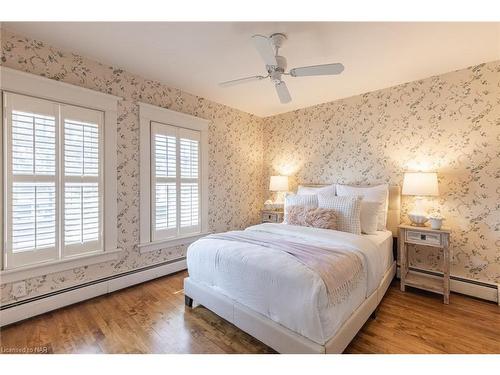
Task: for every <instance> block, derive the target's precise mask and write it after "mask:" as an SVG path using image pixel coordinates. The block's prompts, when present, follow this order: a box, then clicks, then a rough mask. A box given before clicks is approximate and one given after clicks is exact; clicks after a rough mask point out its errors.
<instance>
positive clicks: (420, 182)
mask: <svg viewBox="0 0 500 375" xmlns="http://www.w3.org/2000/svg"><path fill="white" fill-rule="evenodd" d="M402 194H403V195H413V196H416V199H415V207H414V208H413V211H411V212H410V213H409V214H408V217H409V218H410V220H411V222H412V224H413V225H416V226H424V224H425V223H426V222H427V220H428V217H427V214H426V212H425V209H424V206H423V198H422V197H424V196H438V195H439V190H438V180H437V173H436V172H405V174H404V179H403V191H402Z"/></svg>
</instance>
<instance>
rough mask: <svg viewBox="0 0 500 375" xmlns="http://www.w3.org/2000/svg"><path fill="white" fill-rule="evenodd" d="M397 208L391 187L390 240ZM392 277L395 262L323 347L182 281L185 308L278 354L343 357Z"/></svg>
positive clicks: (398, 200) (396, 195)
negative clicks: (215, 318) (207, 313)
mask: <svg viewBox="0 0 500 375" xmlns="http://www.w3.org/2000/svg"><path fill="white" fill-rule="evenodd" d="M309 186H311V185H309ZM400 208H401V198H400V188H399V186H390V187H389V210H388V214H387V228H388V229H389V230H390V231H392V233H393V237H396V236H397V233H398V225H399V218H400ZM395 275H396V261H394V262H393V264H392V266H391V267H389V269H388V270H387V271H386V273H385V275H384V277H383V278H382V281H381V282H380V284H379V286H378V288H377V289H376V290H375V291H374V292H373V293H372V294H371V295H370V296H368V297H367V298H366V299H365V301H364V302H363V303H362V304H361V305H360V306H359V307H358V308H357V309H356V310H354V311H353V313H352V315H351V316H350V317H349V319H347V320H346V321H345V322H344V324H343V325H342V326H341V327H340V328H339V330H338V331H337V333H336V334H335V336H333V337H332V338H331V339H330V340H328V341H327V342H326V344H325V345H320V344H318V343H316V342H314V341H312V340H310V339H308V338H306V337H304V336H302V335H299V334H298V333H295V332H293V331H291V330H289V329H288V328H285V327H284V326H282V325H280V324H278V323H276V322H274V321H273V320H271V319H269V318H268V317H266V316H264V315H262V314H259V313H257V312H255V311H253V310H252V309H249V308H248V307H246V306H244V305H242V304H240V303H238V302H237V301H235V300H233V299H231V298H228V297H226V296H225V295H223V294H221V293H219V292H218V291H216V290H214V289H212V288H210V287H209V286H207V285H204V284H201V283H196V282H194V281H192V280H191V279H190V278H189V277H188V278H186V279H185V280H184V295H185V296H186V305H188V306H195V305H193V302H194V303H195V304H199V305H203V306H205V307H206V308H207V309H209V310H211V311H213V312H214V313H216V314H217V315H219V316H220V317H222V318H224V319H226V320H227V321H229V322H231V323H233V324H234V325H235V326H237V327H238V328H240V329H241V330H243V331H245V332H246V333H248V334H250V335H251V336H253V337H255V338H256V339H258V340H260V341H262V342H263V343H264V344H266V345H268V346H270V347H271V348H273V349H274V350H276V351H277V352H279V353H342V352H343V351H344V349H345V348H346V347H347V345H349V343H350V342H351V340H352V339H353V338H354V336H356V334H357V333H358V331H359V330H360V329H361V327H363V325H364V324H365V322H366V321H367V320H368V318H369V317H370V315H372V314H373V313H374V312H375V310H376V308H377V307H378V305H379V303H380V301H382V298H383V297H384V295H385V292H386V291H387V289H388V288H389V285H390V284H391V281H392V279H393V278H394V276H395Z"/></svg>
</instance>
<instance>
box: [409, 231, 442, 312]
mask: <svg viewBox="0 0 500 375" xmlns="http://www.w3.org/2000/svg"><path fill="white" fill-rule="evenodd" d="M450 234H451V231H450V230H448V229H445V228H442V229H438V230H437V229H431V228H429V227H417V226H413V225H404V224H402V225H400V226H399V256H400V259H399V263H400V267H401V268H400V271H401V291H403V292H404V291H405V287H406V286H411V287H414V288H419V289H424V290H427V291H429V292H434V293H439V294H442V295H443V302H444V303H445V304H449V303H450V262H451V251H450ZM408 244H414V245H425V246H432V247H436V248H440V249H442V250H443V277H442V278H436V277H435V276H431V275H427V274H425V273H421V272H415V271H411V270H409V267H408Z"/></svg>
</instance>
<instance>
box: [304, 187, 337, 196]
mask: <svg viewBox="0 0 500 375" xmlns="http://www.w3.org/2000/svg"><path fill="white" fill-rule="evenodd" d="M312 194H333V195H335V185H328V186H304V185H299V188H298V189H297V195H312Z"/></svg>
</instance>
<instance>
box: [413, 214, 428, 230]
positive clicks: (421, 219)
mask: <svg viewBox="0 0 500 375" xmlns="http://www.w3.org/2000/svg"><path fill="white" fill-rule="evenodd" d="M408 217H409V218H410V220H411V222H412V224H413V225H416V226H418V227H422V226H424V224H425V223H427V220H429V219H428V218H427V216H426V215H422V214H408Z"/></svg>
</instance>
